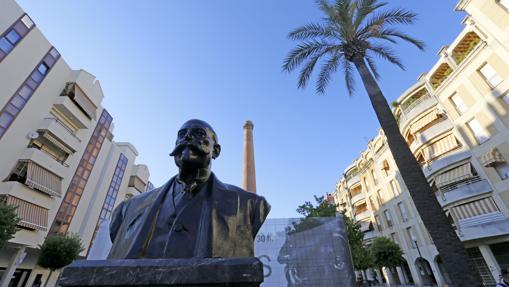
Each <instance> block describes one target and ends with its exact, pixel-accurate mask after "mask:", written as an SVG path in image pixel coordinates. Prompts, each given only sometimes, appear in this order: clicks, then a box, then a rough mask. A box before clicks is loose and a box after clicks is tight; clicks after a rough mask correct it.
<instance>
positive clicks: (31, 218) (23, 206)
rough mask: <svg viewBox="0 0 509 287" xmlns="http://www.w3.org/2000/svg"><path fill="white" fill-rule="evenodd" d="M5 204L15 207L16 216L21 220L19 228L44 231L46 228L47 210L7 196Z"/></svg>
mask: <svg viewBox="0 0 509 287" xmlns="http://www.w3.org/2000/svg"><path fill="white" fill-rule="evenodd" d="M7 204H9V205H13V206H16V207H17V208H16V214H17V215H18V217H19V218H20V219H21V220H20V222H18V225H19V226H23V227H26V228H30V229H38V230H46V229H47V228H48V210H47V209H46V208H43V207H41V206H38V205H35V204H33V203H30V202H28V201H24V200H22V199H19V198H17V197H14V196H11V195H7Z"/></svg>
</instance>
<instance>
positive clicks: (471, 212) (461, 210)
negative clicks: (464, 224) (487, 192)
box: [451, 197, 499, 220]
mask: <svg viewBox="0 0 509 287" xmlns="http://www.w3.org/2000/svg"><path fill="white" fill-rule="evenodd" d="M451 211H452V212H453V213H454V215H455V216H456V218H458V219H459V220H461V219H467V218H471V217H475V216H479V215H483V214H488V213H494V212H499V209H498V207H497V205H496V204H495V201H494V200H493V198H492V197H486V198H483V199H480V200H476V201H472V202H469V203H465V204H462V205H458V206H455V207H453V208H451Z"/></svg>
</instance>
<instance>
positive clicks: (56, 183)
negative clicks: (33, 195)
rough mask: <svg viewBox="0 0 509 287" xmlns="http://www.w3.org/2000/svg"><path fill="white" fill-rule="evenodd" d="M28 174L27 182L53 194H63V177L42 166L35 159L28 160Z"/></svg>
mask: <svg viewBox="0 0 509 287" xmlns="http://www.w3.org/2000/svg"><path fill="white" fill-rule="evenodd" d="M26 163H27V176H26V181H25V184H26V185H27V186H29V187H31V188H33V189H37V190H40V191H42V192H44V193H47V194H49V195H52V196H58V197H60V196H61V194H62V178H61V177H59V176H58V175H56V174H54V173H52V172H50V171H49V170H47V169H45V168H43V167H41V166H40V165H38V164H36V163H35V162H33V161H30V160H29V161H26Z"/></svg>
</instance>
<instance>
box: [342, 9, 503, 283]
mask: <svg viewBox="0 0 509 287" xmlns="http://www.w3.org/2000/svg"><path fill="white" fill-rule="evenodd" d="M508 3H509V2H508V1H503V0H500V1H495V0H464V1H460V2H459V3H458V5H457V7H456V8H457V10H461V11H466V13H467V14H468V15H467V17H466V18H465V19H464V21H463V24H464V29H463V31H462V32H461V33H460V34H459V35H458V36H457V38H456V39H455V40H454V41H453V42H452V43H451V44H449V45H448V46H445V47H444V48H442V49H441V50H440V51H439V53H438V54H439V60H438V61H437V63H436V64H435V65H434V66H433V67H432V68H431V70H429V71H428V72H427V73H424V74H422V75H421V76H420V77H419V79H418V80H417V82H416V83H415V84H414V85H412V86H411V87H409V88H408V90H407V91H405V92H404V93H403V94H402V95H401V96H400V97H399V98H398V100H397V107H396V108H395V109H394V114H395V117H396V119H397V121H398V124H399V128H400V131H401V133H402V135H403V136H404V138H405V139H406V141H407V143H408V145H409V147H410V149H411V151H412V152H413V154H414V155H415V158H416V159H417V161H418V162H419V163H420V165H421V166H422V170H423V172H424V174H425V176H426V178H427V179H428V182H429V184H430V186H431V187H432V190H433V191H434V193H435V195H436V199H437V201H438V202H439V203H440V205H441V206H442V208H443V211H444V213H445V214H446V215H447V217H448V218H449V220H450V223H451V226H452V227H453V228H454V229H455V230H456V232H457V235H458V237H459V238H460V239H461V241H462V242H463V243H464V245H465V248H466V250H467V252H468V255H469V256H470V259H471V260H472V262H473V264H474V265H475V266H476V267H477V271H479V273H480V275H481V277H482V280H483V283H484V284H485V286H494V285H495V283H496V282H497V281H498V279H499V276H500V270H501V268H509V7H508V6H509V4H508ZM334 198H335V201H336V203H338V204H339V209H340V210H345V211H346V213H347V215H349V216H351V217H353V218H354V219H355V220H357V221H358V222H359V223H360V225H361V228H362V230H363V231H364V232H365V240H366V243H367V244H370V242H371V241H372V239H373V238H375V237H377V236H385V237H388V238H390V239H392V240H393V241H394V242H396V243H397V244H399V245H400V247H401V248H402V250H403V251H404V257H405V260H406V262H405V264H403V266H401V267H398V268H397V270H396V271H395V272H391V271H390V270H371V271H370V272H368V273H369V275H368V277H374V276H375V274H378V276H377V277H378V279H379V280H380V279H381V278H382V275H385V276H383V277H385V278H387V280H390V281H393V282H396V283H398V282H401V283H415V284H416V285H418V286H423V285H430V284H435V285H438V286H445V285H446V284H447V283H449V282H450V279H449V276H448V274H447V272H446V270H444V269H443V266H442V258H441V257H440V254H438V251H437V249H436V247H435V245H434V244H433V241H432V238H431V237H430V236H429V233H428V231H427V230H426V228H425V226H424V224H423V222H422V220H421V218H420V217H419V214H418V213H417V210H416V208H415V205H414V203H413V201H412V199H411V197H410V194H409V192H408V190H407V188H406V186H405V184H404V182H403V181H402V178H401V175H400V172H399V171H398V169H397V167H396V165H395V162H394V159H393V156H392V154H391V152H390V151H389V149H388V146H387V142H386V138H385V136H384V134H383V132H382V131H380V132H379V134H378V135H377V136H376V137H375V138H374V139H373V140H372V141H370V142H369V144H368V147H367V149H366V150H364V151H363V152H362V153H361V154H360V156H359V158H358V159H357V160H356V161H355V162H354V163H352V164H351V165H350V166H348V167H347V168H346V169H345V170H344V173H343V174H342V175H341V178H340V180H339V182H338V184H337V186H336V191H335V193H334ZM393 271H394V270H393Z"/></svg>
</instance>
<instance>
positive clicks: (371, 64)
mask: <svg viewBox="0 0 509 287" xmlns="http://www.w3.org/2000/svg"><path fill="white" fill-rule="evenodd" d="M364 58H365V59H366V62H368V66H369V69H370V70H371V73H373V76H375V79H377V80H380V74H379V73H378V68H377V67H376V63H375V60H374V59H373V57H371V55H369V54H368V55H366V56H364Z"/></svg>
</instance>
